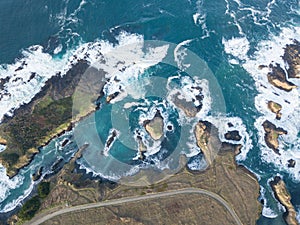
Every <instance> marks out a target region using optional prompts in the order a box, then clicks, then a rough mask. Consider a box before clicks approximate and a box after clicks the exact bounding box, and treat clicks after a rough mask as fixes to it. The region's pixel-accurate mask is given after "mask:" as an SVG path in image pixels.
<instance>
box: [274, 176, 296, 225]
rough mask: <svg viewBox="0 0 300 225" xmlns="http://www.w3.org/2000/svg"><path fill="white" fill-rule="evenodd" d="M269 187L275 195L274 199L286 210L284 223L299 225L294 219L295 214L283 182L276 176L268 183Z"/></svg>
mask: <svg viewBox="0 0 300 225" xmlns="http://www.w3.org/2000/svg"><path fill="white" fill-rule="evenodd" d="M270 186H271V188H272V190H273V192H274V194H275V197H276V199H277V200H278V201H279V202H280V204H282V205H283V206H284V207H285V209H286V212H285V213H284V214H283V217H284V220H285V222H286V223H287V224H288V225H299V223H298V221H297V219H296V216H297V212H296V210H295V208H294V206H293V205H292V203H291V196H290V194H289V192H288V191H287V189H286V185H285V183H284V181H283V180H282V179H281V178H280V177H279V176H276V177H275V178H274V180H272V181H270Z"/></svg>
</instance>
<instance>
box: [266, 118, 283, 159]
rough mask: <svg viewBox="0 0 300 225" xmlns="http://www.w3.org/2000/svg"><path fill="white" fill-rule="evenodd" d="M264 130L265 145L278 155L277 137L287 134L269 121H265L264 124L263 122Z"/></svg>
mask: <svg viewBox="0 0 300 225" xmlns="http://www.w3.org/2000/svg"><path fill="white" fill-rule="evenodd" d="M262 126H263V128H264V130H265V132H266V133H265V142H266V144H267V146H268V147H269V148H271V149H273V151H274V152H275V153H276V154H279V155H280V153H279V149H278V147H279V142H278V137H279V135H283V134H287V131H286V130H284V129H283V128H281V127H276V126H275V125H274V124H273V123H271V122H270V121H268V120H266V121H265V122H263V124H262Z"/></svg>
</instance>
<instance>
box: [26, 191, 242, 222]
mask: <svg viewBox="0 0 300 225" xmlns="http://www.w3.org/2000/svg"><path fill="white" fill-rule="evenodd" d="M178 194H203V195H207V196H209V197H211V198H213V199H215V200H217V201H218V202H219V203H221V204H222V205H223V206H224V207H225V208H226V209H227V210H228V212H229V213H230V214H231V215H232V217H233V218H234V220H235V221H236V224H238V225H243V224H242V222H241V220H240V219H239V217H238V216H237V214H236V213H235V211H234V210H233V209H232V208H231V207H230V206H229V205H228V203H227V202H226V201H225V200H224V199H223V198H222V197H220V196H219V195H217V194H215V193H213V192H210V191H207V190H204V189H198V188H185V189H180V190H173V191H166V192H159V193H155V194H147V195H143V196H133V197H126V198H120V199H113V200H107V201H103V202H97V203H90V204H84V205H78V206H73V207H69V208H64V209H61V210H58V211H56V212H52V213H49V212H48V213H47V212H45V213H42V214H40V215H37V216H36V217H34V218H33V219H32V220H31V221H29V222H27V223H25V225H39V224H41V223H43V222H45V221H47V220H49V219H51V218H53V217H56V216H59V215H62V214H65V213H69V212H74V211H79V210H84V209H91V208H97V207H103V206H110V205H119V204H123V203H128V202H136V201H141V200H149V199H154V198H161V197H168V196H173V195H178Z"/></svg>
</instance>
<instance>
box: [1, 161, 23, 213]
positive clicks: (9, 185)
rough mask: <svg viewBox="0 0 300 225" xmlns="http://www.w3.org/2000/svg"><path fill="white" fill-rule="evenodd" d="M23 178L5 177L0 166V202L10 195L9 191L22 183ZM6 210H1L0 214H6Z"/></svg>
mask: <svg viewBox="0 0 300 225" xmlns="http://www.w3.org/2000/svg"><path fill="white" fill-rule="evenodd" d="M23 179H24V178H23V177H22V176H20V175H17V176H15V177H13V178H12V179H9V177H8V176H7V175H6V169H5V168H4V167H3V166H2V165H1V164H0V190H1V191H0V202H2V201H3V200H4V199H5V198H7V196H8V195H9V194H10V190H11V189H16V188H18V187H19V186H20V185H22V183H23ZM7 211H9V210H8V209H5V208H4V209H2V210H1V211H0V212H7Z"/></svg>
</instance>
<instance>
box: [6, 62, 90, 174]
mask: <svg viewBox="0 0 300 225" xmlns="http://www.w3.org/2000/svg"><path fill="white" fill-rule="evenodd" d="M87 68H88V64H87V62H86V61H79V62H78V64H76V65H73V67H72V68H71V69H70V70H69V71H68V72H67V73H66V75H65V76H63V77H61V76H60V74H57V75H56V76H54V77H52V78H51V79H49V80H48V81H47V82H46V84H45V86H44V87H43V88H42V90H41V91H40V92H39V93H38V94H37V95H36V96H35V97H34V98H33V99H32V100H31V102H30V103H28V104H26V105H23V106H21V107H20V108H19V109H17V110H15V112H14V116H13V117H4V118H3V121H2V123H1V124H0V136H1V137H2V138H4V139H5V140H6V142H5V145H6V149H5V151H3V152H1V153H0V163H1V164H2V165H3V166H5V168H6V172H7V175H8V176H9V177H13V176H14V175H16V174H17V173H18V171H19V169H21V168H22V167H24V166H26V165H28V164H29V163H30V162H31V160H32V159H33V157H34V155H35V154H36V153H38V152H39V150H38V148H39V147H41V146H44V145H46V144H48V143H49V141H50V140H52V139H53V138H54V137H56V136H59V135H61V134H62V133H64V132H65V131H67V130H70V129H71V128H72V95H73V93H74V91H75V88H76V87H77V85H78V82H79V81H80V79H81V76H82V75H83V74H84V72H85V71H86V69H87Z"/></svg>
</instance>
